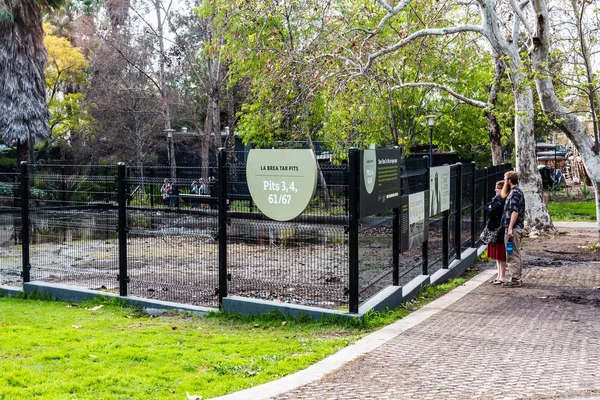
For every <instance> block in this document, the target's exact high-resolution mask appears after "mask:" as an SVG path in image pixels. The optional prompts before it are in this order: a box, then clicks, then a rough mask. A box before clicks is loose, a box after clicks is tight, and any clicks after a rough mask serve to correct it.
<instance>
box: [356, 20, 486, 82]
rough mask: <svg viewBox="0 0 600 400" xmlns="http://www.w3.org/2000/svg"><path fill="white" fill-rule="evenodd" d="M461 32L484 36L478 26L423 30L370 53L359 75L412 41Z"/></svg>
mask: <svg viewBox="0 0 600 400" xmlns="http://www.w3.org/2000/svg"><path fill="white" fill-rule="evenodd" d="M463 32H476V33H479V34H481V35H484V36H485V32H484V30H483V27H482V26H480V25H461V26H455V27H449V28H432V29H423V30H420V31H417V32H415V33H413V34H412V35H409V36H407V37H406V38H405V39H402V40H401V41H399V42H397V43H396V44H393V45H391V46H389V47H386V48H383V49H381V50H379V51H377V52H375V53H372V54H370V55H369V56H368V59H367V62H366V64H365V65H364V66H363V67H362V68H361V73H364V71H366V70H367V69H369V68H370V67H371V64H372V63H373V60H375V59H376V58H378V57H381V56H384V55H386V54H389V53H393V52H394V51H396V50H398V49H399V48H402V47H404V46H407V45H409V44H410V43H412V42H413V41H415V40H417V39H419V38H422V37H427V36H445V35H451V34H454V33H463Z"/></svg>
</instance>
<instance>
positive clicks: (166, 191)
mask: <svg viewBox="0 0 600 400" xmlns="http://www.w3.org/2000/svg"><path fill="white" fill-rule="evenodd" d="M160 195H161V197H162V201H163V206H165V207H169V206H170V196H171V182H169V180H168V179H165V180H164V182H163V185H162V186H161V188H160Z"/></svg>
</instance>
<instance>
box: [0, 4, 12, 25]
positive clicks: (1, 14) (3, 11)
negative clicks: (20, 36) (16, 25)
mask: <svg viewBox="0 0 600 400" xmlns="http://www.w3.org/2000/svg"><path fill="white" fill-rule="evenodd" d="M14 18H15V16H14V15H13V14H12V13H11V12H10V10H9V9H8V7H7V6H6V5H5V4H0V23H8V22H12V21H13V20H14Z"/></svg>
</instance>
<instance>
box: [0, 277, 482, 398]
mask: <svg viewBox="0 0 600 400" xmlns="http://www.w3.org/2000/svg"><path fill="white" fill-rule="evenodd" d="M471 275H472V274H471ZM464 281H465V279H463V278H459V279H453V280H452V281H451V282H449V283H446V284H444V285H439V286H435V287H431V288H426V289H425V290H423V291H422V292H421V294H420V295H419V297H418V298H417V299H415V300H413V301H411V302H409V303H406V304H404V305H402V306H401V307H399V308H398V309H396V310H394V311H388V312H383V313H370V314H368V315H367V316H366V317H365V322H364V323H358V322H356V321H354V322H343V321H337V322H336V321H320V322H319V321H318V322H313V321H308V320H306V319H303V318H300V319H296V320H294V319H290V318H284V317H282V316H280V315H277V314H269V315H266V316H262V317H240V316H235V315H224V314H218V313H215V314H213V315H209V316H207V317H199V316H191V315H185V314H175V313H174V314H168V315H163V316H160V317H154V318H153V317H151V316H149V315H146V314H141V313H140V312H138V311H135V310H132V309H128V308H122V307H119V306H117V305H114V304H112V305H111V304H101V301H100V300H98V301H96V302H94V303H86V304H80V305H70V304H67V303H63V302H56V301H44V300H36V299H14V298H0V360H1V362H0V399H29V398H31V399H33V398H39V399H128V400H129V399H178V400H181V399H185V398H186V397H185V393H186V392H190V394H196V395H202V396H203V397H204V398H205V399H206V398H210V397H216V396H219V395H223V394H226V393H231V392H234V391H237V390H241V389H245V388H248V387H251V386H255V385H259V384H261V383H265V382H268V381H272V380H274V379H277V378H280V377H283V376H285V375H288V374H291V373H293V372H296V371H298V370H301V369H303V368H306V367H307V366H309V365H311V364H313V363H315V362H316V361H318V360H321V359H323V358H324V357H326V356H327V355H330V354H332V353H334V352H336V351H337V350H339V349H341V348H343V347H345V346H347V345H348V344H350V343H353V342H354V341H356V340H357V339H358V338H360V337H362V336H364V335H365V334H367V333H369V332H371V331H372V330H373V329H376V328H378V327H381V326H383V325H386V324H389V323H391V322H393V321H395V320H397V319H400V318H402V317H403V316H405V315H407V314H408V313H410V312H411V311H412V310H414V309H416V308H418V307H420V306H421V305H423V304H425V303H427V302H429V301H430V300H432V299H434V298H435V297H438V296H439V295H441V294H443V293H446V292H448V291H449V290H451V289H453V288H454V287H456V286H459V285H461V284H462V283H464ZM98 305H102V307H101V308H98Z"/></svg>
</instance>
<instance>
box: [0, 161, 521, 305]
mask: <svg viewBox="0 0 600 400" xmlns="http://www.w3.org/2000/svg"><path fill="white" fill-rule="evenodd" d="M226 159H227V155H226V153H225V152H224V151H222V152H221V153H220V154H219V166H218V168H217V169H209V170H202V169H201V168H177V169H176V170H175V171H171V170H170V168H166V167H142V166H125V165H124V164H119V165H118V166H55V165H27V164H23V165H22V170H21V172H20V173H15V174H0V234H1V236H0V239H1V244H0V256H1V257H2V259H3V262H2V266H1V267H0V283H2V284H9V285H19V284H22V282H28V281H46V282H55V283H62V284H68V285H74V286H80V287H85V288H89V289H96V290H103V291H112V292H115V293H119V294H121V295H133V296H138V297H142V298H155V299H160V300H165V301H172V302H177V303H184V304H194V305H202V306H209V307H216V306H218V305H219V303H220V301H221V299H222V298H223V297H225V296H231V295H238V296H246V297H252V298H260V299H266V300H273V301H279V302H287V303H295V304H303V305H312V306H318V307H324V308H332V309H339V308H347V309H349V310H350V311H352V312H355V311H357V309H358V305H359V304H360V303H361V302H364V301H365V300H367V299H368V298H370V297H371V296H372V295H373V294H375V293H377V292H378V291H379V290H381V289H382V288H383V287H385V286H388V285H390V284H395V285H404V284H405V283H407V282H409V281H410V280H411V279H412V278H414V277H415V276H417V275H420V274H432V273H433V272H435V271H437V270H438V269H440V268H447V267H448V266H449V264H450V262H452V260H454V259H456V258H460V257H461V252H462V251H463V250H464V249H465V248H466V247H469V246H473V245H474V244H475V242H476V241H477V237H478V235H479V233H480V231H481V230H482V229H483V225H484V212H483V208H484V205H485V204H486V203H487V202H488V201H489V200H490V199H491V197H492V196H493V187H494V183H495V182H496V181H497V180H499V179H501V178H502V176H503V174H504V172H505V171H506V170H508V169H509V167H510V166H509V165H503V166H498V167H493V168H487V169H482V170H476V169H475V165H474V164H464V165H461V164H457V165H453V166H451V200H450V210H448V211H444V212H443V213H442V214H440V215H434V216H431V217H430V219H429V240H428V241H427V242H425V243H424V244H423V245H420V246H415V247H414V248H412V249H410V250H409V251H407V252H404V253H402V254H400V251H399V240H400V238H399V228H400V226H399V224H400V222H399V218H398V215H399V214H398V213H397V212H396V211H390V212H388V213H385V214H381V215H375V216H372V217H368V218H363V219H359V218H358V215H357V213H356V211H353V210H356V209H355V208H353V205H356V204H357V201H356V197H355V196H357V194H356V193H357V191H356V190H357V188H356V187H355V186H353V180H352V179H350V177H351V176H355V177H356V176H357V175H356V174H354V175H353V172H352V171H351V170H352V168H353V167H352V162H353V161H352V155H351V158H350V163H349V164H344V165H341V166H333V165H322V166H321V167H320V175H321V179H319V183H318V189H317V192H316V194H315V196H314V197H313V200H312V201H311V203H310V205H309V206H308V207H307V209H306V210H305V211H304V212H303V214H302V215H300V216H299V217H297V218H296V219H294V220H292V221H287V222H279V221H272V220H270V219H268V218H266V217H265V216H264V215H263V214H262V213H261V212H260V211H259V210H258V209H257V208H256V206H255V205H254V204H253V202H252V199H251V197H250V194H249V191H248V187H247V184H246V179H245V175H246V171H245V164H243V163H234V164H228V163H227V162H226ZM428 174H429V170H428V159H427V158H426V157H425V158H423V159H420V158H419V159H407V160H405V161H404V162H403V165H402V175H401V179H402V194H403V195H409V194H412V193H417V192H421V191H423V190H427V189H428V186H429V175H428ZM201 177H203V178H204V180H205V183H206V192H205V194H203V195H202V196H192V195H190V190H191V186H192V183H193V182H196V183H198V182H199V181H200V178H201ZM165 179H169V180H170V183H171V191H170V193H169V194H168V195H167V196H163V193H161V186H162V185H163V183H164V180H165ZM223 183H224V184H223Z"/></svg>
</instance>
